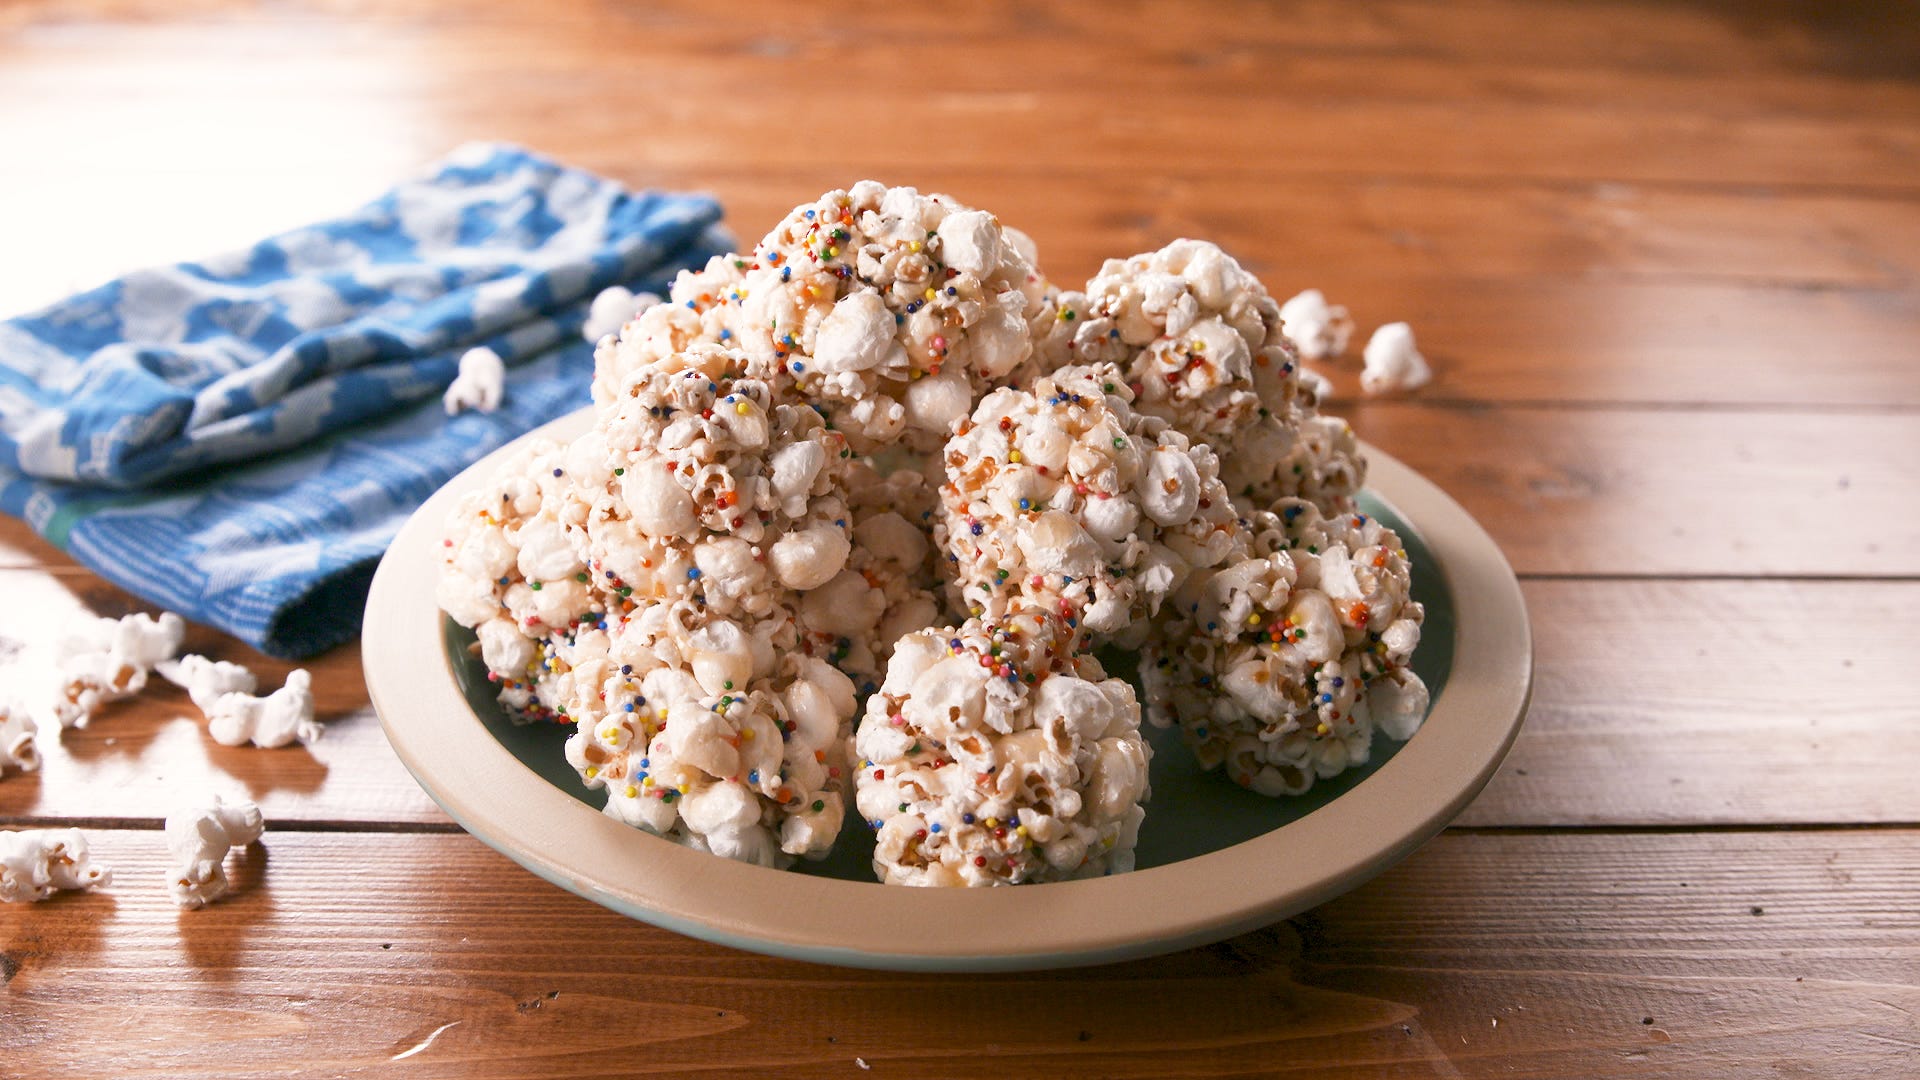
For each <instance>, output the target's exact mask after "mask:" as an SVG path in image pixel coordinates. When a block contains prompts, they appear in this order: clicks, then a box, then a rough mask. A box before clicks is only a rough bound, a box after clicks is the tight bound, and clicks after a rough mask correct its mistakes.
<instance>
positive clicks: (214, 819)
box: [166, 795, 266, 909]
mask: <svg viewBox="0 0 1920 1080" xmlns="http://www.w3.org/2000/svg"><path fill="white" fill-rule="evenodd" d="M265 827H266V822H265V820H264V819H263V818H262V817H261V814H260V807H258V806H257V805H255V804H254V803H252V802H249V801H247V800H244V799H243V800H241V801H240V802H236V803H226V802H222V801H221V800H220V797H219V796H217V795H216V796H214V799H213V802H212V803H211V804H210V805H207V806H201V807H194V808H192V809H187V810H180V811H176V812H175V813H172V814H169V815H167V824H166V838H167V852H168V854H169V855H171V856H172V857H173V865H174V871H173V880H172V882H171V883H170V888H171V889H172V892H173V900H174V903H176V904H179V905H180V906H181V907H183V908H188V909H193V908H201V907H205V906H207V905H208V904H210V903H212V902H213V901H215V900H218V899H219V898H221V897H222V896H225V895H226V894H227V890H228V882H227V871H226V859H227V852H228V851H229V850H231V849H233V848H238V847H246V846H247V845H248V844H251V843H253V842H254V841H256V840H258V839H260V833H261V831H262V830H263V829H264V828H265Z"/></svg>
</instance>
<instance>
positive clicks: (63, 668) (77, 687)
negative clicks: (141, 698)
mask: <svg viewBox="0 0 1920 1080" xmlns="http://www.w3.org/2000/svg"><path fill="white" fill-rule="evenodd" d="M186 632H187V628H186V623H185V622H184V621H183V620H182V619H181V618H180V616H178V615H175V614H174V613H173V612H171V611H167V612H162V613H161V615H160V617H159V618H158V619H155V618H153V617H151V616H149V615H147V614H145V613H144V612H140V613H135V614H132V615H128V616H126V617H125V618H122V619H97V620H95V621H94V622H93V623H91V624H90V625H88V626H87V627H86V628H85V629H83V630H81V631H80V632H78V633H76V634H73V635H70V636H69V637H67V638H66V639H65V640H64V641H62V642H61V644H60V650H61V655H60V660H59V669H60V678H59V693H58V694H57V695H56V696H55V699H54V703H53V713H54V716H55V717H56V718H57V719H58V720H59V721H60V726H61V727H63V728H68V727H86V726H87V723H88V721H90V720H91V719H92V718H93V713H94V710H95V709H97V708H99V707H100V706H101V705H104V704H106V703H108V702H113V701H122V700H125V699H126V698H129V697H132V696H133V695H134V694H137V693H139V692H140V691H141V690H144V689H146V685H147V675H148V673H149V671H151V669H152V668H153V665H155V664H157V663H159V662H161V661H163V660H171V659H173V657H174V656H175V655H177V654H178V653H179V652H180V644H181V642H182V641H184V640H185V639H186Z"/></svg>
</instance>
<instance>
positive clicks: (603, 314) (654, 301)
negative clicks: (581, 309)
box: [580, 285, 664, 343]
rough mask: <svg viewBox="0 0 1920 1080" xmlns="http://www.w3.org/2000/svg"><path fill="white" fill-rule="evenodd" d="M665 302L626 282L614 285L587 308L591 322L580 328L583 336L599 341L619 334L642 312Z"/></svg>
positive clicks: (604, 290) (588, 320) (601, 292)
mask: <svg viewBox="0 0 1920 1080" xmlns="http://www.w3.org/2000/svg"><path fill="white" fill-rule="evenodd" d="M661 303H664V301H662V300H661V299H660V297H658V296H656V295H654V294H653V293H650V292H643V293H635V292H634V291H633V290H632V289H629V288H627V287H626V286H624V285H613V286H609V287H608V288H605V289H602V290H600V293H599V295H597V296H595V297H594V298H593V303H592V304H590V305H588V307H587V321H586V322H585V323H583V324H582V325H581V327H580V336H581V337H584V338H586V339H587V340H588V341H591V342H595V343H598V342H599V341H601V340H602V339H603V338H606V337H608V336H609V335H612V334H618V333H619V332H620V331H621V329H622V328H624V327H625V326H626V325H627V324H628V323H630V322H632V321H633V320H634V319H636V318H639V316H640V313H641V312H643V311H647V310H649V309H650V308H653V307H656V306H658V305H659V304H661Z"/></svg>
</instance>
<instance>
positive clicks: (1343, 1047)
mask: <svg viewBox="0 0 1920 1080" xmlns="http://www.w3.org/2000/svg"><path fill="white" fill-rule="evenodd" d="M93 844H94V848H95V850H96V852H97V853H98V854H99V856H100V857H101V858H102V859H104V860H106V861H109V862H110V863H112V864H113V865H114V867H115V880H114V884H113V885H112V887H111V888H110V889H108V890H107V891H105V892H102V893H99V894H96V895H90V896H72V897H62V898H60V899H58V900H55V901H50V902H48V903H44V904H40V905H34V906H32V907H29V908H26V909H24V910H22V909H17V908H15V909H9V910H6V911H0V943H3V945H0V957H3V958H4V961H5V970H6V972H7V975H8V977H9V978H8V982H7V984H6V987H5V989H4V991H0V993H4V994H5V995H6V1000H7V1003H8V1008H7V1010H6V1011H5V1012H4V1014H0V1037H4V1038H5V1041H6V1043H7V1044H8V1045H9V1046H10V1047H11V1053H10V1055H9V1057H8V1060H7V1064H8V1066H9V1069H10V1073H9V1075H13V1076H19V1077H21V1078H22V1080H26V1078H31V1077H41V1076H54V1075H60V1076H71V1075H95V1076H107V1075H112V1076H143V1075H153V1074H156V1073H158V1074H167V1075H181V1074H185V1073H191V1074H193V1075H196V1076H244V1075H257V1074H261V1073H266V1072H273V1073H275V1074H276V1075H286V1076H293V1075H299V1076H308V1075H312V1076H321V1075H341V1074H356V1073H358V1072H359V1071H361V1070H365V1069H372V1068H375V1067H379V1068H380V1069H381V1070H382V1071H383V1072H385V1073H389V1074H397V1075H427V1076H442V1075H450V1074H453V1073H458V1074H459V1075H462V1076H470V1077H496V1076H498V1077H505V1076H523V1075H530V1074H535V1073H539V1074H543V1075H565V1076H614V1075H679V1074H684V1073H687V1072H694V1071H698V1072H702V1073H707V1072H716V1073H725V1074H729V1075H731V1074H735V1073H747V1072H759V1073H762V1074H765V1073H773V1074H776V1075H780V1076H823V1075H843V1076H844V1075H853V1074H855V1073H856V1072H857V1071H858V1066H857V1065H856V1064H855V1062H854V1058H855V1057H859V1058H862V1059H864V1060H865V1062H866V1063H867V1065H869V1066H870V1067H871V1070H872V1071H873V1072H874V1073H876V1074H880V1075H893V1076H936V1075H937V1076H1013V1075H1019V1076H1032V1075H1042V1074H1046V1075H1060V1076H1074V1077H1078V1076H1143V1077H1144V1076H1164V1075H1168V1074H1169V1073H1174V1074H1178V1075H1183V1076H1228V1075H1256V1074H1257V1075H1286V1076H1305V1077H1334V1076H1379V1075H1383V1074H1387V1073H1389V1072H1391V1073H1392V1074H1394V1075H1409V1076H1427V1075H1437V1076H1522V1077H1544V1076H1562V1077H1564V1076H1595V1075H1601V1074H1602V1073H1605V1074H1609V1075H1611V1074H1614V1073H1621V1074H1628V1073H1631V1074H1632V1075H1641V1076H1660V1077H1721V1076H1725V1075H1726V1071H1725V1070H1726V1067H1727V1062H1728V1061H1729V1060H1730V1059H1731V1058H1737V1059H1738V1060H1742V1061H1747V1062H1751V1063H1755V1064H1756V1066H1763V1067H1764V1068H1765V1069H1766V1070H1767V1071H1771V1072H1776V1073H1777V1074H1784V1075H1794V1074H1796V1073H1797V1074H1800V1075H1819V1076H1822V1077H1829V1078H1844V1077H1856V1076H1858V1077H1870V1076H1881V1077H1884V1076H1887V1075H1891V1074H1890V1073H1889V1072H1888V1071H1887V1070H1889V1069H1896V1070H1897V1067H1898V1066H1897V1063H1899V1062H1901V1061H1907V1062H1911V1061H1912V1060H1914V1059H1913V1058H1912V1057H1911V1056H1910V1055H1912V1054H1913V1053H1915V1052H1916V1049H1920V1043H1917V1042H1916V1040H1915V1039H1914V1035H1915V1026H1914V1023H1915V1022H1914V1012H1915V1010H1916V1009H1920V981H1916V973H1917V972H1920V920H1917V919H1916V917H1915V915H1914V910H1915V904H1914V901H1915V900H1916V899H1917V898H1920V870H1916V867H1920V835H1917V834H1915V833H1912V832H1907V831H1899V832H1887V831H1876V832H1866V833H1861V832H1834V833H1812V834H1807V833H1748V834H1728V835H1705V836H1472V835H1456V834H1449V835H1446V836H1443V837H1441V838H1440V839H1438V840H1436V841H1435V842H1434V843H1432V844H1430V845H1429V846H1428V847H1427V848H1426V849H1424V850H1423V851H1421V852H1420V853H1419V854H1417V855H1416V856H1414V857H1413V858H1412V859H1410V860H1408V862H1407V863H1405V864H1403V865H1402V866H1401V867H1399V868H1398V869H1396V870H1393V871H1390V872H1389V873H1387V874H1386V875H1385V876H1383V877H1381V878H1380V879H1378V880H1376V881H1375V882H1373V883H1372V884H1369V885H1367V886H1364V887H1363V888H1361V889H1360V890H1358V891H1356V892H1355V893H1353V894H1351V895H1349V896H1347V897H1345V898H1343V899H1342V900H1340V901H1338V902H1335V903H1333V904H1329V905H1326V906H1324V907H1322V908H1320V909H1318V910H1316V911H1314V912H1311V913H1309V914H1307V915H1304V916H1301V917H1299V918H1296V919H1294V920H1292V921H1291V922H1288V923H1283V924H1280V925H1278V926H1275V927H1272V928H1269V929H1267V930H1263V931H1260V932H1257V933H1253V934H1249V935H1245V936H1243V937H1240V938H1237V939H1234V940H1231V941H1229V942H1226V943H1223V944H1221V945H1218V946H1214V947H1210V948H1203V949H1197V950H1193V951H1190V952H1186V953H1181V954H1177V955H1174V956H1170V957H1164V958H1161V959H1157V960H1148V961H1141V962H1135V963H1129V964H1124V965H1117V966H1110V967H1101V968H1093V969H1088V970H1084V971H1076V972H1056V973H1051V974H1043V975H1037V976H996V977H987V976H981V977H953V976H917V975H903V974H884V973H868V972H857V971H847V970H839V969H832V968H823V967H816V966H813V965H810V964H804V963H798V962H793V961H782V960H772V959H767V958H762V957H758V956H752V955H748V954H745V953H739V952H734V951H731V950H728V949H725V948H721V947H718V946H711V945H706V944H702V943H699V942H695V941H692V940H689V939H686V938H681V937H678V936H676V935H674V934H670V933H667V932H664V931H659V930H655V929H652V928H650V927H647V926H644V925H642V924H639V923H635V922H631V921H628V920H626V919H624V918H622V917H621V916H618V915H616V914H613V913H611V912H608V911H606V910H603V909H601V908H598V907H596V906H594V905H592V904H590V903H588V902H587V901H584V900H581V899H578V898H576V897H574V896H571V895H568V894H566V893H563V892H561V891H560V890H558V889H556V888H554V887H553V886H550V885H547V884H546V883H544V882H542V881H540V880H538V879H537V878H535V877H533V876H532V875H530V874H527V873H525V872H524V871H522V870H520V869H519V868H517V867H515V866H513V865H512V864H510V863H508V862H506V861H505V860H504V859H503V858H501V857H500V856H498V855H496V854H494V853H493V852H492V851H490V850H488V849H487V848H485V847H483V846H482V845H481V844H480V843H478V842H477V841H475V840H472V839H470V838H467V837H464V836H390V835H373V836H359V835H330V834H301V833H274V832H271V831H269V833H268V835H267V837H266V841H265V845H264V848H255V849H250V850H249V851H247V852H245V853H242V854H241V855H237V856H235V857H234V862H233V865H234V869H235V871H236V880H237V881H239V882H240V885H241V888H242V890H243V891H242V892H241V893H240V894H239V895H237V896H235V897H233V898H230V899H229V900H226V901H224V902H221V903H218V904H216V905H214V906H212V907H210V908H207V909H205V910H203V911H199V912H186V913H180V912H177V911H176V909H174V907H173V906H172V904H171V902H170V901H169V900H168V899H167V897H166V894H165V890H164V887H163V882H164V875H165V868H164V861H163V853H162V852H161V850H160V846H159V844H158V842H157V837H155V836H154V835H153V834H151V833H142V832H100V833H96V834H95V835H94V836H93ZM349 882H350V883H351V884H346V883H349ZM874 887H875V888H879V887H880V886H874ZM130 1002H131V1003H138V1004H137V1008H138V1011H137V1013H136V1014H133V1015H137V1017H138V1020H137V1022H136V1023H125V1022H122V1021H123V1020H127V1019H132V1016H129V1015H128V1013H127V1006H128V1003H130ZM214 1033H217V1034H214ZM209 1035H214V1037H209Z"/></svg>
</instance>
